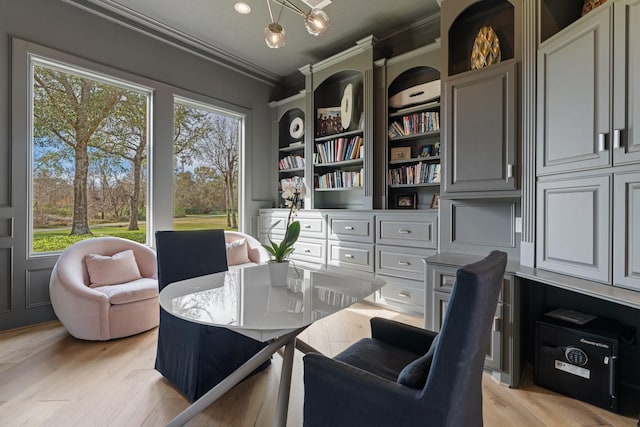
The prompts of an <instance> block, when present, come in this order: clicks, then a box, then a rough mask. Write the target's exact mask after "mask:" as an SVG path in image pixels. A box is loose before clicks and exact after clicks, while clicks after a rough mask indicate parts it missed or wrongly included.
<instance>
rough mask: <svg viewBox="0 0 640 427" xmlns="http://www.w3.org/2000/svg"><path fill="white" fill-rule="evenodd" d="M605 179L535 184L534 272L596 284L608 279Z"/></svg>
mask: <svg viewBox="0 0 640 427" xmlns="http://www.w3.org/2000/svg"><path fill="white" fill-rule="evenodd" d="M610 187H611V184H610V177H609V176H607V175H604V176H597V177H586V178H575V179H560V180H553V181H548V182H547V181H544V182H539V183H538V206H537V208H538V213H537V218H538V228H537V230H538V236H537V241H538V246H537V259H538V264H537V265H538V267H539V268H544V269H546V270H551V271H556V272H559V273H566V274H571V275H573V276H578V277H583V278H586V279H591V280H596V281H600V282H605V283H606V282H608V281H609V277H610V268H609V256H610V255H609V254H610V239H609V228H610V220H609V219H610V215H609V213H610V211H611V208H610V202H609V199H610V197H609V195H610Z"/></svg>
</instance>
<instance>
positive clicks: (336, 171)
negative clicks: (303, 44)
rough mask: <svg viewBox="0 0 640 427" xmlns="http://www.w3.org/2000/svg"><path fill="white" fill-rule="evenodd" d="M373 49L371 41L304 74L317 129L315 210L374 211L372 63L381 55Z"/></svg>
mask: <svg viewBox="0 0 640 427" xmlns="http://www.w3.org/2000/svg"><path fill="white" fill-rule="evenodd" d="M374 45H375V39H374V38H373V37H372V36H370V37H368V38H365V39H363V40H360V41H358V42H357V43H356V46H354V47H352V48H350V49H347V50H345V51H343V52H341V53H340V54H337V55H334V56H333V57H330V58H327V59H325V60H323V61H321V62H319V63H316V64H313V65H309V66H307V67H303V68H302V69H301V70H300V71H301V72H302V73H303V74H305V76H306V87H307V91H308V92H307V111H308V112H309V114H308V117H309V120H313V126H314V128H313V139H312V141H311V144H310V151H309V152H310V153H313V156H312V157H313V163H312V166H311V168H310V169H307V170H311V173H312V175H313V179H312V180H311V182H312V184H313V192H312V201H313V208H314V209H371V208H372V207H373V194H372V193H373V175H374V174H373V161H372V160H373V151H372V149H371V147H373V121H374V119H373V110H374V107H373V106H374V101H373V90H372V89H373V63H374V60H375V59H377V58H376V57H375V56H376V55H378V53H379V52H377V48H375V46H374ZM312 114H313V115H312ZM312 118H313V119H312ZM310 129H311V128H310ZM308 160H309V159H308ZM309 161H310V160H309Z"/></svg>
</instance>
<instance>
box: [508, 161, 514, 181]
mask: <svg viewBox="0 0 640 427" xmlns="http://www.w3.org/2000/svg"><path fill="white" fill-rule="evenodd" d="M507 178H513V165H512V164H511V163H507Z"/></svg>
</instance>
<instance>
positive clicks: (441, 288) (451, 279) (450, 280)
mask: <svg viewBox="0 0 640 427" xmlns="http://www.w3.org/2000/svg"><path fill="white" fill-rule="evenodd" d="M429 271H430V274H429V277H428V278H427V280H430V281H431V283H432V284H433V290H434V291H438V292H449V293H450V292H451V291H452V290H453V284H454V283H455V282H456V272H457V271H458V268H457V267H449V266H444V265H433V266H431V267H430V268H429Z"/></svg>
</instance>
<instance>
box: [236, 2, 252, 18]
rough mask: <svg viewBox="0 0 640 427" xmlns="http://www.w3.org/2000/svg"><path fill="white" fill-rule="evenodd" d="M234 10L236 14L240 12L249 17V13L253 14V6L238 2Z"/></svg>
mask: <svg viewBox="0 0 640 427" xmlns="http://www.w3.org/2000/svg"><path fill="white" fill-rule="evenodd" d="M233 8H234V9H235V10H236V12H238V13H239V14H240V15H247V14H248V13H250V12H251V6H249V5H248V4H246V3H242V2H238V3H236V4H234V5H233Z"/></svg>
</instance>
